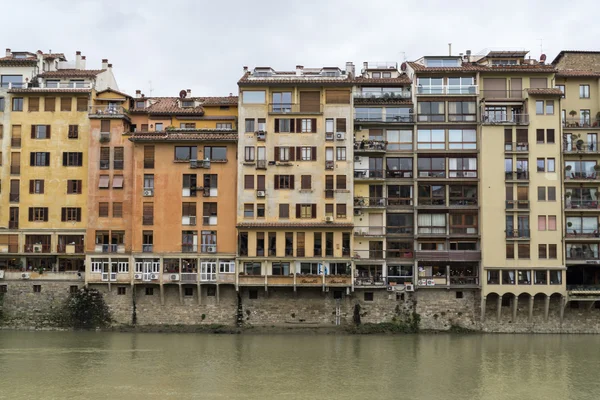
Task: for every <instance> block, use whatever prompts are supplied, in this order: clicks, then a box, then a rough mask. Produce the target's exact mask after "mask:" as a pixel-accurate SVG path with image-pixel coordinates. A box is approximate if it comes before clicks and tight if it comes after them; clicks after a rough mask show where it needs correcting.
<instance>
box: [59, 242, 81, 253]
mask: <svg viewBox="0 0 600 400" xmlns="http://www.w3.org/2000/svg"><path fill="white" fill-rule="evenodd" d="M71 246H72V247H71ZM69 247H71V248H72V250H73V252H74V253H83V252H84V251H85V249H84V245H83V244H66V243H63V244H59V245H58V246H56V252H57V253H66V252H67V250H68V249H69Z"/></svg>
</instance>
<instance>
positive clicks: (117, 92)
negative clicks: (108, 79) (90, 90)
mask: <svg viewBox="0 0 600 400" xmlns="http://www.w3.org/2000/svg"><path fill="white" fill-rule="evenodd" d="M105 92H112V93H116V94H120V95H121V96H125V97H131V96H130V95H128V94H127V93H123V92H119V91H118V90H116V89H112V88H107V89H104V90H102V91H100V92H98V93H97V94H100V93H105ZM98 100H102V99H98Z"/></svg>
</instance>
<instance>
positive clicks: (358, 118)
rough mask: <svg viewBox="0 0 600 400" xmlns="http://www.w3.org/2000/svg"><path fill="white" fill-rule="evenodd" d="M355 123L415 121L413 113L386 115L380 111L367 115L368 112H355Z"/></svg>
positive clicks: (408, 122) (406, 122) (405, 122)
mask: <svg viewBox="0 0 600 400" xmlns="http://www.w3.org/2000/svg"><path fill="white" fill-rule="evenodd" d="M354 121H355V125H356V124H357V123H361V122H392V123H393V122H395V123H404V124H410V123H413V122H415V116H414V114H402V115H387V116H385V117H384V116H383V115H381V113H378V114H373V115H368V114H362V113H361V114H355V115H354Z"/></svg>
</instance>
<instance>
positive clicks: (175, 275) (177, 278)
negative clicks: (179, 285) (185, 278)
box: [170, 274, 179, 281]
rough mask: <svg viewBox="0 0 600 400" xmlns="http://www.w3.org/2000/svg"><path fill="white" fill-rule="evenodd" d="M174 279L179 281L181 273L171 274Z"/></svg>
mask: <svg viewBox="0 0 600 400" xmlns="http://www.w3.org/2000/svg"><path fill="white" fill-rule="evenodd" d="M170 278H171V280H172V281H178V280H179V274H171V276H170Z"/></svg>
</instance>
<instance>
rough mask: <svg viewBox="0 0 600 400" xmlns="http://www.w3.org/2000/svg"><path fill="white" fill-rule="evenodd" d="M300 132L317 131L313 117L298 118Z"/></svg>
mask: <svg viewBox="0 0 600 400" xmlns="http://www.w3.org/2000/svg"><path fill="white" fill-rule="evenodd" d="M300 127H301V129H300V132H302V133H315V132H316V131H317V120H316V119H315V118H302V119H300Z"/></svg>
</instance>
